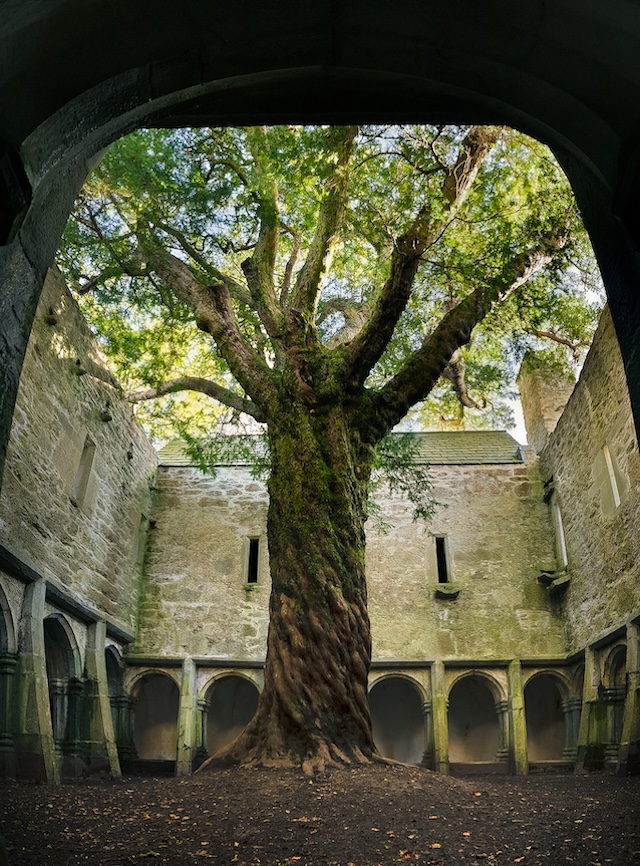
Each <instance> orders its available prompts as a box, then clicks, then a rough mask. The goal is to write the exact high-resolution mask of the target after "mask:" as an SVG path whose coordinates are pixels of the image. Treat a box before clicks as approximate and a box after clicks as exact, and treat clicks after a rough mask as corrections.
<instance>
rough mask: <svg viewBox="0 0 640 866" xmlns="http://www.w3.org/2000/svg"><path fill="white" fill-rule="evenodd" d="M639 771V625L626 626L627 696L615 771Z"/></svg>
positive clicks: (620, 773) (623, 773)
mask: <svg viewBox="0 0 640 866" xmlns="http://www.w3.org/2000/svg"><path fill="white" fill-rule="evenodd" d="M631 771H633V772H638V771H640V626H637V625H628V626H627V696H626V698H625V702H624V715H623V720H622V735H621V737H620V748H619V749H618V761H617V764H616V767H615V772H616V774H617V775H619V776H625V775H626V774H627V773H628V772H631Z"/></svg>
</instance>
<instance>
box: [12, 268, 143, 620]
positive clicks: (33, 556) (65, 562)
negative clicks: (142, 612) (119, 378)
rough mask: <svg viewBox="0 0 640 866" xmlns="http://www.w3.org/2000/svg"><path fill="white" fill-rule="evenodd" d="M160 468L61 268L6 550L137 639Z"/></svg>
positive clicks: (22, 421) (22, 430)
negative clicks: (148, 524)
mask: <svg viewBox="0 0 640 866" xmlns="http://www.w3.org/2000/svg"><path fill="white" fill-rule="evenodd" d="M83 371H87V372H83ZM155 469H156V457H155V454H154V452H153V449H152V447H151V445H150V443H149V442H148V440H147V438H146V436H145V434H144V433H143V431H142V430H141V429H140V428H139V427H138V425H137V424H136V422H135V420H134V417H133V414H132V411H131V408H130V406H129V405H128V404H127V403H126V402H125V401H124V400H123V399H122V398H121V397H120V396H119V390H118V388H117V383H116V382H115V380H114V379H113V377H112V376H111V374H110V373H109V372H108V371H107V369H106V367H105V365H104V361H103V359H102V358H101V356H100V354H99V352H98V349H97V346H96V341H95V339H94V338H93V336H92V334H91V332H90V331H89V328H88V326H87V324H86V322H85V321H84V319H83V318H82V316H81V314H80V311H79V309H78V307H77V305H76V303H75V302H74V301H73V299H72V298H71V296H70V295H69V293H68V291H67V289H66V287H65V285H64V281H63V280H62V278H61V276H60V274H59V273H58V272H56V271H51V272H50V273H49V276H48V277H47V280H46V283H45V288H44V290H43V295H42V298H41V301H40V305H39V307H38V311H37V314H36V320H35V324H34V328H33V331H32V334H31V340H30V343H29V348H28V352H27V357H26V360H25V365H24V368H23V374H22V380H21V383H20V389H19V393H18V401H17V405H16V410H15V414H14V419H13V427H12V432H11V442H10V446H9V450H8V454H7V464H6V468H5V474H4V478H3V485H2V494H1V496H0V545H2V547H3V548H4V549H5V551H8V552H9V553H10V554H11V555H13V556H14V557H15V558H16V560H17V561H19V562H21V563H24V564H26V565H27V566H28V567H30V568H31V569H32V570H33V571H34V572H35V573H37V574H39V575H41V576H43V577H44V578H45V579H46V580H47V582H48V584H49V585H50V586H51V587H53V588H58V589H59V590H60V591H61V592H63V593H67V594H68V595H69V596H70V597H71V598H72V599H73V600H74V601H75V602H76V603H78V604H79V605H83V606H85V607H86V608H88V609H89V610H90V611H93V612H95V613H96V614H97V615H98V616H99V617H100V618H103V619H106V620H107V621H109V622H112V623H115V624H116V625H117V626H119V627H120V628H121V629H123V630H125V631H127V632H133V631H134V629H135V615H136V608H137V594H138V577H139V570H140V567H141V561H142V556H143V554H144V544H145V539H144V535H145V530H146V523H145V520H146V516H147V515H148V513H149V508H150V485H151V483H152V481H153V478H154V474H155ZM14 614H15V615H16V616H17V615H18V614H19V612H16V611H14Z"/></svg>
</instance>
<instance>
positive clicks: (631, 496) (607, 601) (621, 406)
mask: <svg viewBox="0 0 640 866" xmlns="http://www.w3.org/2000/svg"><path fill="white" fill-rule="evenodd" d="M541 459H542V465H543V467H544V473H545V477H546V479H547V480H551V479H552V480H553V485H554V489H555V493H554V496H555V498H556V502H557V506H558V507H559V509H560V513H561V515H562V523H563V525H564V533H565V540H566V551H567V559H568V569H569V574H570V577H571V581H570V584H569V586H568V588H567V590H566V595H565V599H564V615H565V618H566V623H567V633H568V642H569V650H570V651H579V650H581V649H583V648H584V647H585V646H586V645H587V644H589V643H591V642H593V641H594V640H596V638H598V637H599V636H601V635H602V634H603V633H605V632H607V631H608V630H611V629H614V628H616V627H618V626H621V625H623V624H624V623H625V622H627V621H628V620H629V618H630V616H631V614H632V613H637V612H638V611H639V610H640V533H639V532H638V529H639V518H640V513H639V509H640V455H639V454H638V444H637V440H636V435H635V430H634V426H633V418H632V415H631V406H630V402H629V395H628V390H627V386H626V381H625V377H624V370H623V366H622V360H621V357H620V351H619V348H618V344H617V341H616V336H615V332H614V329H613V324H612V322H611V317H610V315H609V313H608V310H605V312H604V314H603V317H602V321H601V323H600V327H599V328H598V331H597V333H596V335H595V338H594V341H593V345H592V347H591V350H590V352H589V355H588V356H587V360H586V362H585V365H584V368H583V371H582V375H581V377H580V380H579V382H578V384H577V386H576V388H575V391H574V392H573V395H572V396H571V398H570V400H569V403H568V404H567V407H566V409H565V411H564V413H563V415H562V417H561V419H560V421H559V422H558V426H557V427H556V430H555V432H554V433H553V435H552V436H551V438H550V441H549V444H548V445H547V447H546V448H545V449H544V451H543V452H542V455H541ZM614 488H615V490H616V491H617V493H615V492H614Z"/></svg>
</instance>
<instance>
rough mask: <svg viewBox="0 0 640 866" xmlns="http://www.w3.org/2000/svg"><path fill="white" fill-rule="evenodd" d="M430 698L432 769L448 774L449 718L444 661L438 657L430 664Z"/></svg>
mask: <svg viewBox="0 0 640 866" xmlns="http://www.w3.org/2000/svg"><path fill="white" fill-rule="evenodd" d="M431 700H432V707H433V712H432V718H433V755H434V761H433V764H434V767H433V768H434V770H435V771H436V772H437V773H442V774H443V775H444V776H448V775H449V720H448V717H447V708H448V703H449V702H448V700H447V689H446V683H445V678H444V662H443V661H442V660H440V659H438V660H436V661H435V662H434V663H433V664H432V665H431Z"/></svg>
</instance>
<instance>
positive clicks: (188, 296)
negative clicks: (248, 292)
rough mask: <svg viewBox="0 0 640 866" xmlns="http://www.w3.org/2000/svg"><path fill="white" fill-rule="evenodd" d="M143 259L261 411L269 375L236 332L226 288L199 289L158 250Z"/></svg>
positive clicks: (268, 398)
mask: <svg viewBox="0 0 640 866" xmlns="http://www.w3.org/2000/svg"><path fill="white" fill-rule="evenodd" d="M143 256H144V258H145V259H146V261H147V262H148V264H149V266H150V267H151V269H152V270H154V271H155V272H156V273H157V274H158V275H159V276H160V277H162V279H163V280H164V281H165V282H166V283H167V284H168V285H169V286H170V287H171V289H172V291H173V292H174V294H175V295H176V297H178V298H179V299H180V300H181V301H182V302H183V303H184V304H186V305H187V306H188V307H189V308H190V309H191V310H192V312H193V314H194V316H195V320H196V324H197V325H198V327H199V328H200V329H201V330H202V331H205V332H207V333H209V334H211V336H212V337H213V338H214V340H215V341H216V345H217V347H218V351H219V352H220V354H221V355H222V357H223V358H224V359H225V361H226V362H227V364H228V365H229V369H230V371H231V373H232V375H233V376H235V378H236V379H237V380H238V382H239V383H240V386H241V387H242V388H243V389H244V390H245V391H246V392H247V394H249V395H250V396H251V398H252V399H253V400H254V401H255V402H256V404H257V405H258V406H259V408H260V410H261V411H264V410H265V409H266V406H267V405H268V404H269V403H270V401H271V397H272V384H271V371H270V370H269V367H268V366H267V364H266V362H265V360H264V358H263V357H262V356H261V355H260V354H259V353H258V352H256V351H254V349H253V347H252V346H251V344H250V343H249V342H248V340H247V339H246V338H245V336H244V335H243V334H242V332H241V331H240V328H239V326H238V321H237V319H236V316H235V313H234V310H233V306H232V303H231V294H230V292H229V289H228V287H227V286H226V285H224V284H222V285H214V286H203V285H202V283H200V282H199V281H198V280H197V279H196V278H195V277H194V275H193V274H192V273H191V271H190V270H189V268H188V267H187V266H186V265H185V263H184V262H182V261H180V259H178V258H176V257H175V256H173V255H171V253H168V252H167V251H166V250H164V249H162V248H160V247H158V246H154V247H153V248H147V249H144V250H143Z"/></svg>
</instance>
